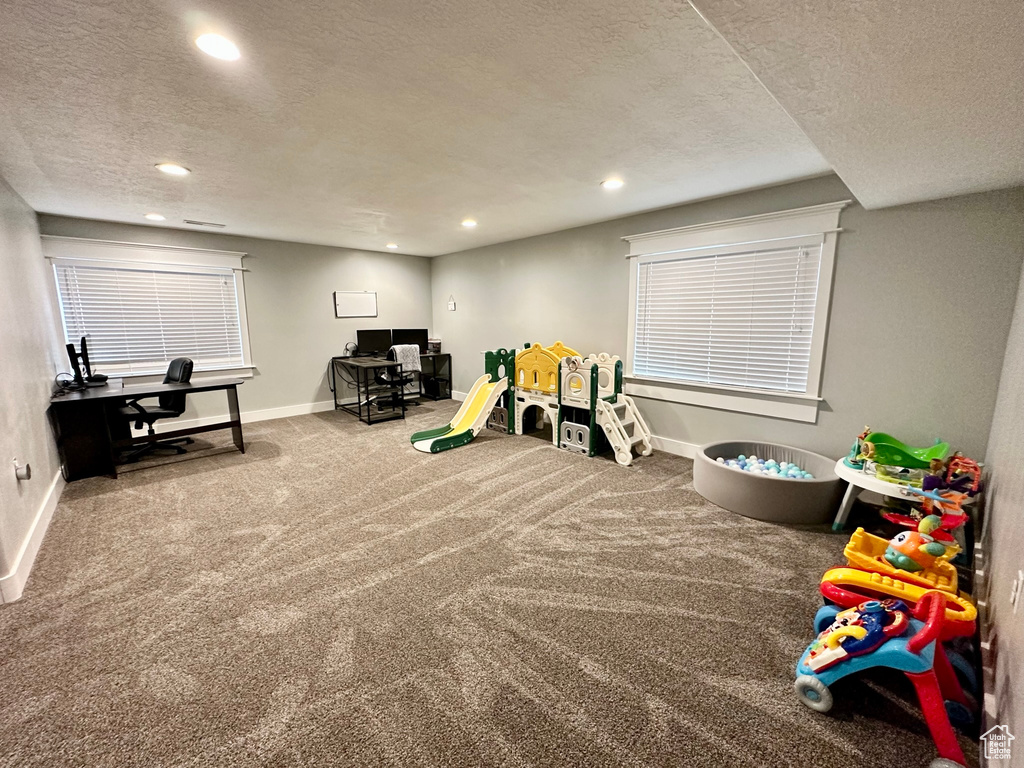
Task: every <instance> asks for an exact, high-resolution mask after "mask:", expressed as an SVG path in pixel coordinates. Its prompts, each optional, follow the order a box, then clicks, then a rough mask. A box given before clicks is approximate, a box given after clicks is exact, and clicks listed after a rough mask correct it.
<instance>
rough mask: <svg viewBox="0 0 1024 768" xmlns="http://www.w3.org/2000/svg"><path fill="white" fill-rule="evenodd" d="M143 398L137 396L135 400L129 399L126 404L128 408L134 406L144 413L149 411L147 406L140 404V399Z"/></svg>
mask: <svg viewBox="0 0 1024 768" xmlns="http://www.w3.org/2000/svg"><path fill="white" fill-rule="evenodd" d="M141 399H142V398H137V399H135V400H129V401H128V402H127V403H125V406H126V407H128V408H134V409H135V410H136V411H138V412H139V413H142V414H145V413H149V411H147V410H146V409H145V408H143V407H142V406H141V405H139V400H141Z"/></svg>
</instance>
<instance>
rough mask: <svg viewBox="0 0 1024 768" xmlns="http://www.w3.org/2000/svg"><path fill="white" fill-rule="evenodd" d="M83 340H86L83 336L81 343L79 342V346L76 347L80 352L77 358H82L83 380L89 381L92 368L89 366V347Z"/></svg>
mask: <svg viewBox="0 0 1024 768" xmlns="http://www.w3.org/2000/svg"><path fill="white" fill-rule="evenodd" d="M85 338H86V337H85V336H83V337H82V341H81V343H80V344H79V347H78V348H79V349H80V350H81V352H80V353H79V357H81V358H82V365H83V366H84V367H85V378H86V379H91V378H92V366H91V365H89V345H88V344H86V342H85Z"/></svg>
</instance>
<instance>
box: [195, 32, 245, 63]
mask: <svg viewBox="0 0 1024 768" xmlns="http://www.w3.org/2000/svg"><path fill="white" fill-rule="evenodd" d="M196 46H197V47H198V48H199V50H200V51H202V52H203V53H205V54H207V55H209V56H213V58H215V59H223V60H224V61H238V59H240V58H241V57H242V54H241V52H240V51H239V50H238V46H237V45H235V44H234V43H232V42H231V41H230V40H228V39H227V38H226V37H224V35H218V34H215V33H213V32H207V33H206V34H205V35H200V36H199V37H197V38H196Z"/></svg>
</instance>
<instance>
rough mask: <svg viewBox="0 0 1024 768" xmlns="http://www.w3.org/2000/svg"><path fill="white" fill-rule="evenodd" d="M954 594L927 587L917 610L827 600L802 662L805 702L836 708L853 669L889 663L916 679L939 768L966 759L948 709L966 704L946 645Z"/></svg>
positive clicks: (892, 603)
mask: <svg viewBox="0 0 1024 768" xmlns="http://www.w3.org/2000/svg"><path fill="white" fill-rule="evenodd" d="M947 600H948V596H947V595H944V594H942V593H937V592H932V591H929V592H926V593H925V594H924V595H923V596H922V597H921V599H920V600H919V601H918V602H917V604H916V605H915V606H914V607H913V608H912V609H911V608H909V607H908V606H907V604H906V603H904V602H902V601H900V600H893V599H885V600H868V601H865V602H862V603H860V604H858V605H856V606H855V607H852V608H846V609H843V608H840V607H838V606H835V605H826V606H823V607H822V608H820V609H819V610H818V613H817V615H816V616H815V617H814V628H815V631H817V632H818V633H819V634H818V636H817V638H816V639H815V640H814V642H812V643H811V644H810V645H809V646H808V647H807V650H806V651H804V654H803V656H801V657H800V661H799V663H798V664H797V667H796V675H797V677H796V683H795V685H794V687H795V689H796V692H797V696H799V697H800V700H801V701H802V702H803V703H804V704H805V705H807V706H808V707H810V708H811V709H813V710H815V711H816V712H828V711H829V709H831V708H832V692H831V690H830V687H831V686H832V685H833V684H834V683H835V682H836V681H837V680H840V679H842V678H844V677H846V676H848V675H852V674H855V673H857V672H860V671H863V670H866V669H872V668H884V669H890V670H893V671H895V672H903V673H904V674H906V676H907V677H908V678H909V679H910V681H911V682H912V683H913V684H914V688H915V689H916V691H917V696H918V699H919V700H920V703H921V710H922V712H923V713H924V717H925V721H926V722H927V723H928V730H929V731H930V732H931V735H932V740H933V741H934V742H935V746H936V749H937V750H938V753H939V758H938V759H937V760H934V761H932V763H931V766H932V767H933V768H940V767H942V766H951V765H964V764H965V763H966V761H965V759H964V755H963V752H962V751H961V749H960V744H959V742H958V741H957V738H956V734H955V732H954V731H953V727H952V725H951V723H950V717H949V714H948V712H947V710H948V709H949V708H950V705H956V706H961V707H965V708H966V707H967V706H968V705H969V704H970V702H969V700H968V698H967V697H966V696H965V695H964V692H963V689H962V688H961V687H960V683H959V681H958V680H957V677H956V673H955V671H954V669H953V666H952V665H951V664H950V662H949V659H948V658H947V657H946V653H945V650H944V649H943V647H942V643H941V638H942V637H943V635H944V634H945V632H944V624H945V618H946V606H947Z"/></svg>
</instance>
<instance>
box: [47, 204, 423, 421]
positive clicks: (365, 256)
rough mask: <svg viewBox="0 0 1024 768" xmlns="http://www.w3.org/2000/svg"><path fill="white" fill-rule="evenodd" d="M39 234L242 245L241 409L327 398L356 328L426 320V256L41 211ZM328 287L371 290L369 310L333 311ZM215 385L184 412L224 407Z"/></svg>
mask: <svg viewBox="0 0 1024 768" xmlns="http://www.w3.org/2000/svg"><path fill="white" fill-rule="evenodd" d="M39 227H40V229H41V230H42V232H43V233H44V234H50V235H63V236H68V237H89V238H96V239H100V240H120V241H124V242H133V243H155V244H162V245H177V246H186V247H191V248H211V249H220V250H227V251H244V252H246V253H248V254H249V256H248V257H247V258H246V259H245V260H244V262H243V263H244V265H245V266H246V267H247V268H248V269H249V270H250V271H249V272H246V273H245V276H244V280H245V299H246V307H247V313H248V319H249V341H250V344H251V346H252V357H253V361H254V362H255V364H256V366H257V371H256V375H255V376H254V378H253V379H252V380H250V381H248V382H246V384H245V385H243V386H242V387H241V388H240V389H239V392H238V399H239V404H240V406H241V408H242V410H243V411H249V412H252V411H261V410H266V409H271V408H282V407H286V406H302V405H307V404H309V403H318V402H324V401H329V400H331V397H332V396H331V392H330V390H329V389H328V386H327V379H326V371H327V363H328V361H329V360H330V358H331V356H332V355H338V354H341V353H342V352H343V351H344V348H345V344H346V342H349V341H354V340H355V332H356V329H357V328H429V327H430V260H429V259H426V258H423V257H419V256H403V255H400V254H393V253H373V252H366V251H353V250H348V249H345V248H331V247H327V246H316V245H301V244H298V243H284V242H279V241H276V240H259V239H254V238H246V237H235V236H231V235H222V234H214V233H208V232H192V231H183V230H176V229H167V228H160V227H146V226H134V225H129V224H116V223H111V222H102V221H92V220H87V219H72V218H65V217H59V216H47V215H41V216H40V217H39ZM336 290H353V291H364V290H367V291H369V290H375V291H377V307H378V313H379V316H378V317H376V318H361V319H338V318H336V317H335V316H334V305H333V299H332V293H333V292H334V291H336ZM224 409H225V406H224V397H223V395H222V394H221V393H214V394H210V395H206V396H197V397H194V398H190V405H189V411H188V412H187V413H186V415H185V416H186V418H188V417H193V416H203V417H205V416H211V415H217V414H220V413H223V412H224Z"/></svg>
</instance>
